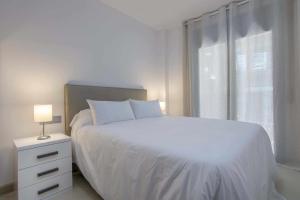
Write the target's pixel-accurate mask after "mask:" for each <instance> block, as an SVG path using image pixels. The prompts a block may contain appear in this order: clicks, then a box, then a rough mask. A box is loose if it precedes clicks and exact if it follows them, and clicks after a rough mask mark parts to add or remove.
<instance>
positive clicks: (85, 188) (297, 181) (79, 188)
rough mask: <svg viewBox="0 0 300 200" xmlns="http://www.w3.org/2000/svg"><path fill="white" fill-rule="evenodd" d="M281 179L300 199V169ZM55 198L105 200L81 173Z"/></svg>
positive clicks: (292, 199) (293, 198)
mask: <svg viewBox="0 0 300 200" xmlns="http://www.w3.org/2000/svg"><path fill="white" fill-rule="evenodd" d="M278 172H279V179H278V180H277V187H278V190H279V192H280V193H282V194H283V195H284V196H285V197H286V199H287V200H299V199H300V190H299V186H300V171H299V172H297V171H294V170H289V169H286V168H284V167H278ZM16 199H17V198H16V193H15V192H13V193H9V194H6V195H4V196H1V197H0V200H16ZM53 200H103V199H102V198H101V197H100V196H99V195H98V194H97V193H96V192H95V191H94V190H93V189H92V188H91V186H90V185H89V184H88V182H87V181H86V180H85V179H84V178H83V176H82V175H80V174H75V175H73V189H72V190H70V191H67V192H65V193H64V194H61V195H59V196H57V197H55V198H54V199H53Z"/></svg>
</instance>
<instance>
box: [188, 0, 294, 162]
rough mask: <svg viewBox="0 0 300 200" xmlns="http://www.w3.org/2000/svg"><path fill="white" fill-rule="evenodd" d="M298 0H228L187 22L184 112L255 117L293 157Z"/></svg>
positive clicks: (283, 155)
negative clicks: (187, 109) (229, 0)
mask: <svg viewBox="0 0 300 200" xmlns="http://www.w3.org/2000/svg"><path fill="white" fill-rule="evenodd" d="M299 8H300V3H299V0H249V1H247V2H245V1H244V2H236V1H235V2H232V3H230V4H229V5H227V6H226V7H223V8H221V9H220V10H217V11H216V13H214V14H208V15H204V16H203V17H201V18H200V20H198V21H196V22H195V21H193V20H192V21H189V22H188V24H187V41H188V43H187V44H188V45H187V55H188V69H189V77H188V80H189V83H190V84H189V86H190V88H188V90H189V91H190V96H189V98H190V108H191V109H190V111H191V112H190V113H191V114H192V115H193V116H200V117H207V118H219V119H224V118H227V119H233V120H240V121H246V122H254V123H258V124H261V125H262V126H263V127H264V128H265V129H266V131H267V132H268V134H269V136H270V140H271V142H272V143H273V146H274V147H275V148H274V149H275V155H276V159H277V161H278V162H281V163H287V162H299V163H300V121H299V120H300V89H298V87H299V85H300V69H299V68H300V64H299V59H300V55H299V52H300V48H299V44H300V42H299V41H300V39H299V38H300V30H299V27H300V26H299V21H300V20H299V17H300V14H299V13H300V12H299V11H300V9H299Z"/></svg>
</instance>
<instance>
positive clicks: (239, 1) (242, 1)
mask: <svg viewBox="0 0 300 200" xmlns="http://www.w3.org/2000/svg"><path fill="white" fill-rule="evenodd" d="M232 3H237V4H238V6H242V5H244V4H247V3H249V0H236V1H232V2H230V3H228V4H226V5H223V6H221V7H219V8H218V9H216V10H213V11H210V12H207V13H204V14H202V15H200V16H198V17H194V18H190V19H188V20H186V21H184V23H183V24H184V25H187V24H188V23H189V22H197V21H200V20H201V18H202V17H203V16H204V15H209V16H213V15H216V14H218V13H219V9H220V8H222V7H225V8H226V10H228V9H229V6H230V4H232Z"/></svg>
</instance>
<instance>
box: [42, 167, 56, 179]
mask: <svg viewBox="0 0 300 200" xmlns="http://www.w3.org/2000/svg"><path fill="white" fill-rule="evenodd" d="M58 170H59V168H58V167H56V168H54V169H49V170H47V171H44V172H40V173H38V174H37V176H38V177H41V176H45V175H47V174H51V173H54V172H57V171H58Z"/></svg>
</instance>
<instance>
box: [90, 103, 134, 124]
mask: <svg viewBox="0 0 300 200" xmlns="http://www.w3.org/2000/svg"><path fill="white" fill-rule="evenodd" d="M87 102H88V104H89V106H90V109H91V113H92V118H93V124H94V125H102V124H109V123H112V122H119V121H127V120H133V119H134V114H133V112H132V109H131V106H130V103H129V101H93V100H87Z"/></svg>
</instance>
